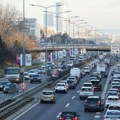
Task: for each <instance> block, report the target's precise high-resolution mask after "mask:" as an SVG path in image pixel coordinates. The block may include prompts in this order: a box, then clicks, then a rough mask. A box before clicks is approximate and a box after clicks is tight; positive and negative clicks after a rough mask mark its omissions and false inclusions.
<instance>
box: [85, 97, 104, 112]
mask: <svg viewBox="0 0 120 120" xmlns="http://www.w3.org/2000/svg"><path fill="white" fill-rule="evenodd" d="M93 110H97V111H100V112H102V111H103V110H104V100H102V99H101V97H100V96H88V97H87V99H86V100H85V102H84V111H85V112H87V111H93Z"/></svg>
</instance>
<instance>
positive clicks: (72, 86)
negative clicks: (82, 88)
mask: <svg viewBox="0 0 120 120" xmlns="http://www.w3.org/2000/svg"><path fill="white" fill-rule="evenodd" d="M67 83H68V85H69V89H71V88H73V89H75V88H76V86H77V84H76V81H75V80H67Z"/></svg>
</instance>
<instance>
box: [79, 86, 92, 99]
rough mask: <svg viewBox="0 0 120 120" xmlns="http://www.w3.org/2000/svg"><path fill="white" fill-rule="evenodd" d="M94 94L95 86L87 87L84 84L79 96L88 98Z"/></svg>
mask: <svg viewBox="0 0 120 120" xmlns="http://www.w3.org/2000/svg"><path fill="white" fill-rule="evenodd" d="M93 94H94V88H93V87H85V86H82V87H81V89H80V92H79V98H80V99H86V98H87V97H88V96H91V95H93Z"/></svg>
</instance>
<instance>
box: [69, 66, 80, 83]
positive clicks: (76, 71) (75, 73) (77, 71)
mask: <svg viewBox="0 0 120 120" xmlns="http://www.w3.org/2000/svg"><path fill="white" fill-rule="evenodd" d="M70 76H75V77H76V78H77V80H78V81H80V79H81V70H80V68H77V67H74V68H71V70H70Z"/></svg>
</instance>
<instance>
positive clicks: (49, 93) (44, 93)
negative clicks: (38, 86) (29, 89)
mask: <svg viewBox="0 0 120 120" xmlns="http://www.w3.org/2000/svg"><path fill="white" fill-rule="evenodd" d="M51 94H53V92H50V91H49V92H45V91H44V92H43V95H51Z"/></svg>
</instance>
